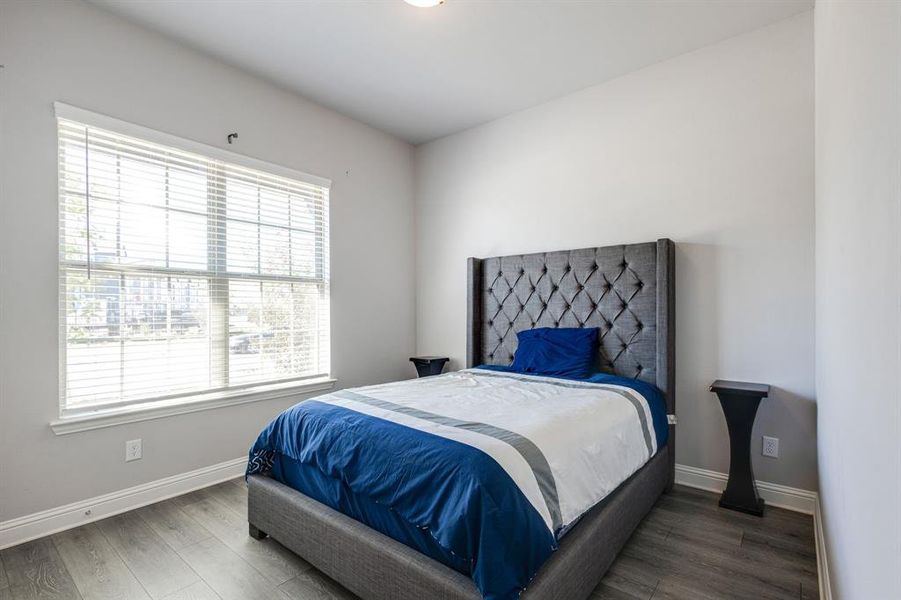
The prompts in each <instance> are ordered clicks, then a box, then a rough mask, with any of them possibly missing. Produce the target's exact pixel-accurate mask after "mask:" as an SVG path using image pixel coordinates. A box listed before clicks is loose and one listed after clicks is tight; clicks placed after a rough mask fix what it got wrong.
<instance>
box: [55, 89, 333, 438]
mask: <svg viewBox="0 0 901 600" xmlns="http://www.w3.org/2000/svg"><path fill="white" fill-rule="evenodd" d="M53 109H54V112H55V114H56V117H58V118H62V119H67V120H70V121H77V122H79V123H83V124H84V125H89V126H93V127H97V128H99V129H105V130H107V131H113V132H116V133H120V134H122V135H128V136H132V137H136V138H140V139H143V140H146V141H148V142H154V143H158V144H162V145H166V146H171V147H174V148H178V149H180V150H184V151H187V152H194V153H196V154H200V155H203V156H206V157H209V158H212V159H218V160H222V161H225V162H230V163H232V164H236V165H239V166H243V167H248V168H251V169H257V170H260V171H265V172H268V173H271V174H272V175H278V176H282V177H287V178H289V179H294V180H298V181H302V182H304V183H309V184H313V185H317V186H321V187H324V188H330V187H331V184H332V181H331V179H328V178H325V177H320V176H318V175H311V174H310V173H305V172H303V171H298V170H296V169H290V168H288V167H283V166H281V165H276V164H273V163H270V162H267V161H264V160H260V159H257V158H252V157H249V156H245V155H243V154H238V153H236V152H231V151H229V150H224V149H222V148H219V147H217V146H211V145H209V144H204V143H202V142H196V141H194V140H189V139H186V138H183V137H180V136H176V135H172V134H169V133H165V132H162V131H157V130H155V129H150V128H149V127H144V126H142V125H137V124H135V123H130V122H128V121H122V120H120V119H116V118H115V117H110V116H107V115H103V114H100V113H95V112H92V111H89V110H85V109H83V108H78V107H76V106H72V105H70V104H65V103H63V102H54V103H53ZM64 369H65V365H64V364H62V363H61V364H60V371H61V372H62V371H64ZM336 383H337V380H336V379H333V378H331V377H320V378H316V379H304V380H300V381H297V380H295V381H287V382H276V383H263V384H260V385H256V386H252V387H244V388H235V389H229V390H217V391H212V392H199V393H197V394H191V395H186V396H179V397H176V398H171V399H166V400H149V401H147V402H139V403H134V404H128V405H125V406H117V407H113V408H109V407H107V408H104V407H103V406H99V407H97V408H96V409H93V410H92V409H90V408H87V409H85V410H81V411H77V412H74V411H73V412H67V411H65V410H64V406H63V404H62V403H60V418H59V419H57V420H55V421H51V422H50V428H51V429H52V430H53V432H54V433H55V434H56V435H67V434H71V433H78V432H81V431H90V430H93V429H102V428H105V427H114V426H117V425H123V424H126V423H137V422H141V421H149V420H153V419H160V418H164V417H170V416H174V415H180V414H189V413H193V412H199V411H204V410H212V409H216V408H223V407H227V406H236V405H239V404H248V403H251V402H263V401H267V400H277V399H281V398H287V397H291V396H300V397H299V398H298V400H301V399H304V398H307V397H309V396H310V395H312V394H314V393H317V392H324V391H328V390H331V389H332V388H334V387H335V385H336Z"/></svg>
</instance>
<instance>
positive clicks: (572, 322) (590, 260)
mask: <svg viewBox="0 0 901 600" xmlns="http://www.w3.org/2000/svg"><path fill="white" fill-rule="evenodd" d="M675 320H676V315H675V246H674V244H673V242H672V240H668V239H665V238H664V239H660V240H657V241H656V242H648V243H642V244H626V245H622V246H604V247H599V248H583V249H581V250H561V251H557V252H542V253H536V254H516V255H511V256H496V257H493V258H482V259H479V258H470V259H469V261H468V282H467V347H466V363H467V366H469V367H473V366H476V365H480V364H492V365H509V364H511V363H512V362H513V355H514V354H515V353H516V348H517V338H516V334H517V333H518V332H519V331H522V330H524V329H532V328H535V327H597V328H598V329H599V338H600V343H599V352H598V357H597V367H598V369H599V370H601V371H606V372H608V373H614V374H616V375H622V376H624V377H630V378H637V379H640V380H642V381H646V382H648V383H652V384H654V385H656V386H657V387H658V388H660V390H661V391H662V392H663V394H664V397H665V398H666V402H667V412H669V413H670V414H675V412H676V411H675V408H676V400H675V384H676V376H675V347H676V344H675ZM669 440H670V441H669V444H670V457H671V461H675V452H673V447H674V446H675V429H674V427H672V426H671V427H670V437H669ZM674 473H675V463H674V462H673V463H672V471H671V478H670V485H672V479H673V476H674Z"/></svg>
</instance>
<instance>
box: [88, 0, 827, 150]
mask: <svg viewBox="0 0 901 600" xmlns="http://www.w3.org/2000/svg"><path fill="white" fill-rule="evenodd" d="M91 1H92V2H93V3H94V4H97V5H99V6H102V7H104V8H107V9H108V10H111V11H113V12H115V13H118V14H120V15H122V16H124V17H126V18H128V19H129V20H131V21H134V22H136V23H139V24H142V25H144V26H146V27H149V28H151V29H154V30H156V31H159V32H162V33H164V34H166V35H168V36H171V37H173V38H175V39H177V40H180V41H182V42H184V43H186V44H188V45H189V46H192V47H194V48H196V49H198V50H201V51H203V52H205V53H207V54H210V55H212V56H215V57H217V58H219V59H221V60H223V61H225V62H227V63H230V64H232V65H235V66H237V67H240V68H242V69H245V70H247V71H249V72H252V73H255V74H257V75H259V76H261V77H264V78H266V79H269V80H271V81H273V82H275V83H277V84H279V85H281V86H283V87H286V88H288V89H291V90H294V91H296V92H297V93H299V94H301V95H303V96H305V97H307V98H310V99H312V100H314V101H316V102H318V103H320V104H323V105H325V106H328V107H331V108H334V109H335V110H338V111H340V112H342V113H344V114H346V115H349V116H351V117H354V118H356V119H359V120H360V121H363V122H365V123H369V124H370V125H372V126H374V127H377V128H379V129H382V130H384V131H386V132H389V133H391V134H394V135H396V136H398V137H400V138H402V139H405V140H407V141H409V142H412V143H414V144H418V143H422V142H426V141H429V140H433V139H436V138H439V137H442V136H445V135H448V134H451V133H455V132H457V131H461V130H463V129H467V128H469V127H472V126H474V125H478V124H479V123H484V122H486V121H490V120H492V119H496V118H498V117H501V116H503V115H506V114H509V113H512V112H515V111H517V110H521V109H524V108H528V107H530V106H534V105H536V104H540V103H542V102H545V101H547V100H550V99H551V98H555V97H558V96H562V95H564V94H567V93H570V92H574V91H576V90H579V89H582V88H585V87H588V86H591V85H594V84H597V83H600V82H602V81H606V80H609V79H612V78H614V77H617V76H619V75H623V74H625V73H628V72H630V71H634V70H636V69H640V68H642V67H645V66H647V65H650V64H653V63H655V62H659V61H661V60H666V59H668V58H671V57H674V56H677V55H679V54H682V53H684V52H689V51H691V50H695V49H697V48H700V47H702V46H706V45H708V44H711V43H714V42H717V41H720V40H723V39H725V38H728V37H731V36H734V35H738V34H740V33H744V32H746V31H750V30H753V29H756V28H758V27H762V26H765V25H767V24H770V23H773V22H775V21H778V20H780V19H784V18H787V17H790V16H792V15H795V14H798V13H801V12H804V11H807V10H810V9H812V8H813V2H814V0H643V1H636V0H629V1H594V2H592V1H585V0H583V1H572V0H570V1H550V0H546V1H537V0H494V1H489V0H469V1H467V0H447V2H446V3H445V4H444V5H443V6H439V7H437V8H415V7H413V6H410V5H408V4H405V3H404V2H403V1H402V0H368V1H362V0H360V1H354V0H343V1H341V0H338V1H335V0H333V1H324V0H320V1H306V2H301V1H284V0H280V1H279V0H229V1H219V2H209V1H203V0H167V1H166V2H151V1H135V0H91Z"/></svg>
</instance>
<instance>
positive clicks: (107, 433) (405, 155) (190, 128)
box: [0, 2, 415, 522]
mask: <svg viewBox="0 0 901 600" xmlns="http://www.w3.org/2000/svg"><path fill="white" fill-rule="evenodd" d="M223 35H228V32H227V31H226V32H223ZM0 64H3V65H5V68H4V69H2V70H0V139H2V143H0V203H2V204H0V522H2V521H4V520H8V519H11V518H13V517H17V516H21V515H24V514H30V513H32V512H35V511H39V510H42V509H46V508H50V507H54V506H59V505H62V504H65V503H68V502H73V501H77V500H81V499H85V498H89V497H93V496H96V495H99V494H103V493H107V492H111V491H115V490H119V489H123V488H126V487H129V486H133V485H137V484H140V483H143V482H147V481H151V480H155V479H159V478H162V477H166V476H169V475H173V474H176V473H181V472H185V471H188V470H192V469H196V468H200V467H203V466H207V465H211V464H214V463H218V462H221V461H225V460H229V459H233V458H237V457H240V456H242V455H245V453H246V452H247V449H248V447H249V445H250V443H251V442H252V440H253V438H254V437H255V435H256V434H257V433H258V431H259V429H260V428H261V427H262V425H263V424H264V423H265V422H266V421H268V419H269V418H271V416H272V415H274V414H276V413H277V412H278V411H280V410H281V409H283V408H284V407H286V406H288V405H289V404H290V402H289V401H272V402H266V403H258V404H250V405H243V406H238V407H231V408H223V409H218V410H213V411H207V412H202V413H195V414H191V415H185V416H178V417H171V418H167V419H163V420H157V421H150V422H144V423H139V424H133V425H127V426H121V427H115V428H110V429H103V430H98V431H92V432H85V433H79V434H73V435H67V436H62V437H57V436H55V435H54V434H53V433H52V432H51V430H50V428H49V427H48V423H49V422H50V421H51V420H53V419H55V418H57V416H58V415H57V402H58V394H57V381H58V379H57V314H58V309H57V300H56V298H57V264H56V257H57V193H56V188H57V177H56V121H55V118H54V114H53V109H52V106H51V104H52V102H53V101H55V100H61V101H64V102H67V103H69V104H73V105H75V106H79V107H82V108H86V109H90V110H93V111H96V112H100V113H103V114H107V115H111V116H114V117H118V118H120V119H124V120H126V121H131V122H134V123H138V124H141V125H145V126H148V127H151V128H155V129H159V130H161V131H165V132H168V133H172V134H175V135H179V136H182V137H186V138H189V139H194V140H197V141H200V142H204V143H207V144H212V145H215V146H220V147H227V144H225V136H226V134H227V133H229V132H231V131H238V132H239V133H240V138H239V141H238V144H237V145H236V146H232V147H228V148H229V149H231V150H234V151H237V152H240V153H244V154H247V155H249V156H253V157H256V158H260V159H263V160H267V161H270V162H273V163H277V164H281V165H285V166H287V167H292V168H295V169H299V170H303V171H307V172H310V173H314V174H317V175H322V176H325V177H329V178H331V179H333V180H334V185H333V187H332V194H331V219H332V221H331V234H332V252H331V259H332V269H331V272H332V278H333V279H332V321H333V325H332V336H333V342H332V363H333V373H334V375H335V376H336V377H337V378H338V379H339V384H340V385H343V386H347V385H355V384H363V383H368V382H377V381H384V380H390V379H397V378H401V377H409V376H411V375H412V373H413V372H412V370H411V367H410V365H409V363H408V362H407V358H408V357H409V356H410V353H411V351H412V350H413V348H414V342H415V340H414V324H413V318H412V314H413V311H414V286H413V242H414V240H413V206H412V197H413V163H412V161H413V154H412V149H411V147H410V146H409V145H407V144H406V143H403V142H400V141H398V140H396V139H394V138H392V137H389V136H388V135H385V134H383V133H380V132H378V131H376V130H373V129H371V128H369V127H367V126H365V125H362V124H360V123H358V122H355V121H353V120H351V119H349V118H346V117H343V116H341V115H338V114H336V113H335V112H333V111H330V110H327V109H325V108H322V107H320V106H317V105H315V104H313V103H310V102H307V101H305V100H303V99H300V98H298V97H297V96H295V95H292V94H289V93H287V92H285V91H282V90H280V89H278V88H275V87H273V86H271V85H269V84H266V83H264V82H262V81H261V80H258V79H256V78H254V77H251V76H249V75H247V74H244V73H242V72H240V71H238V70H235V69H233V68H230V67H228V66H225V65H223V64H222V63H219V62H216V61H214V60H212V59H209V58H206V57H204V56H202V55H199V54H197V53H195V52H193V51H191V50H188V49H187V48H185V47H183V46H180V45H178V44H177V43H174V42H172V41H169V40H167V39H165V38H163V37H160V36H158V35H156V34H152V33H149V32H147V31H146V30H143V29H140V28H138V27H136V26H133V25H130V24H128V23H126V22H125V21H123V20H120V19H119V18H117V17H114V16H111V15H109V14H107V13H105V12H102V11H100V10H98V9H96V8H94V7H92V6H90V5H88V4H85V3H82V2H75V3H69V2H0ZM138 437H140V438H143V440H144V458H143V460H141V461H138V462H134V463H129V464H127V465H126V464H125V463H124V461H123V457H124V441H125V440H129V439H133V438H138Z"/></svg>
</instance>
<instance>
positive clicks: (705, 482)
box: [676, 464, 817, 515]
mask: <svg viewBox="0 0 901 600" xmlns="http://www.w3.org/2000/svg"><path fill="white" fill-rule="evenodd" d="M728 479H729V476H728V475H726V474H725V473H720V472H718V471H708V470H707V469H699V468H697V467H689V466H688V465H679V464H677V465H676V483H678V484H681V485H687V486H688V487H693V488H698V489H701V490H707V491H710V492H722V491H723V490H724V489H726V481H727V480H728ZM757 492H758V493H759V494H760V497H761V498H763V499H764V500H766V503H767V504H769V505H770V506H777V507H779V508H786V509H788V510H793V511H795V512H801V513H804V514H807V515H812V514H814V511H815V510H816V501H817V493H816V492H811V491H809V490H801V489H798V488H792V487H788V486H785V485H779V484H776V483H769V482H766V481H757Z"/></svg>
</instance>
